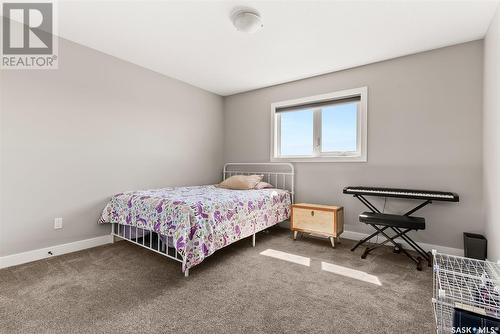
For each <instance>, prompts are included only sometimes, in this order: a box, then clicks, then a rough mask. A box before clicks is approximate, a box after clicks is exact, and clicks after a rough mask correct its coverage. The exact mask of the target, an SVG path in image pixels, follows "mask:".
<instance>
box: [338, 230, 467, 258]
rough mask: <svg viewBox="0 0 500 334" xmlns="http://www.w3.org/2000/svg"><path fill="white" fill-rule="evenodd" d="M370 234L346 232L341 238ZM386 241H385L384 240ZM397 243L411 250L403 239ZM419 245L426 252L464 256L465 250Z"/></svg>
mask: <svg viewBox="0 0 500 334" xmlns="http://www.w3.org/2000/svg"><path fill="white" fill-rule="evenodd" d="M367 236H368V234H366V233H359V232H353V231H344V233H342V235H341V236H340V237H341V238H345V239H349V240H361V239H363V238H366V237H367ZM382 238H383V237H382ZM382 240H385V239H382ZM396 242H397V243H400V244H401V245H402V246H403V247H404V248H407V249H411V247H410V245H408V243H406V242H405V241H404V240H402V239H396ZM417 244H418V245H419V246H420V247H422V248H423V249H424V250H426V251H431V250H433V249H435V250H437V251H438V252H439V253H444V254H449V255H458V256H464V250H463V249H460V248H452V247H445V246H439V245H431V244H426V243H423V242H417Z"/></svg>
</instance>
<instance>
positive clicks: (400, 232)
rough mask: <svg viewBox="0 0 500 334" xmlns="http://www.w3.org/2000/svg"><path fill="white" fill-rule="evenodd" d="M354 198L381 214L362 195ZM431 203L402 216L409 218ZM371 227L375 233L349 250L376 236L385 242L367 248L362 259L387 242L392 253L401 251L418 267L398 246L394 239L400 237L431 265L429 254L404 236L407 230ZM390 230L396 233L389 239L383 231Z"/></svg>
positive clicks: (427, 202) (425, 203) (420, 205)
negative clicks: (392, 245) (381, 236)
mask: <svg viewBox="0 0 500 334" xmlns="http://www.w3.org/2000/svg"><path fill="white" fill-rule="evenodd" d="M353 196H354V197H355V198H357V199H358V200H359V201H360V202H361V203H363V204H364V205H365V206H366V207H367V208H368V209H369V210H370V211H371V212H373V213H382V212H381V211H380V210H379V209H377V207H376V206H375V205H373V204H372V203H370V201H369V200H367V199H366V198H365V197H364V196H363V195H358V194H356V195H353ZM431 203H432V201H431V200H425V201H424V202H422V203H421V204H419V205H417V206H416V207H414V208H413V209H411V210H410V211H408V212H406V213H405V214H404V215H403V216H406V217H409V216H410V215H412V214H413V213H415V212H417V211H418V210H420V209H422V208H423V207H425V206H426V205H428V204H431ZM372 226H373V227H374V228H375V230H376V231H375V232H373V233H372V234H370V235H369V236H367V237H366V238H364V239H362V240H360V241H358V242H357V243H356V244H355V245H354V247H352V248H351V251H352V252H353V251H354V250H356V248H358V247H359V246H361V245H362V244H364V243H366V242H368V241H369V240H370V239H372V238H373V237H375V236H377V235H378V234H382V235H383V236H384V237H385V238H386V240H385V241H384V242H382V243H380V244H379V245H377V246H375V247H372V248H367V249H366V250H365V252H364V253H363V255H362V258H365V257H366V255H367V254H368V253H369V252H370V251H372V250H374V249H375V248H378V247H380V246H382V245H384V244H386V243H388V242H392V243H393V244H394V246H395V248H394V251H395V252H398V253H399V252H400V251H403V252H404V253H405V254H406V255H407V256H408V257H409V258H411V259H412V260H413V261H416V262H417V265H419V263H418V261H417V260H415V259H414V258H413V257H412V256H411V255H410V254H409V253H408V252H406V251H405V250H404V249H403V248H402V247H401V246H400V245H398V244H397V243H396V242H395V241H394V239H396V238H398V237H400V238H401V239H403V240H404V241H405V242H406V243H408V245H410V246H411V247H412V248H413V249H414V250H415V251H416V252H417V253H419V254H420V255H421V256H423V258H424V259H425V260H426V261H427V263H428V265H429V266H430V265H431V257H430V255H429V253H427V252H426V251H425V250H423V249H422V247H420V246H419V245H418V244H417V243H416V242H415V241H413V240H412V239H411V238H410V237H408V236H407V235H406V233H407V232H409V230H402V229H400V228H398V227H394V226H385V227H383V228H379V227H377V226H376V225H375V224H372ZM389 228H390V229H391V230H392V231H394V233H396V235H395V236H393V237H390V236H389V235H387V233H385V230H387V229H389Z"/></svg>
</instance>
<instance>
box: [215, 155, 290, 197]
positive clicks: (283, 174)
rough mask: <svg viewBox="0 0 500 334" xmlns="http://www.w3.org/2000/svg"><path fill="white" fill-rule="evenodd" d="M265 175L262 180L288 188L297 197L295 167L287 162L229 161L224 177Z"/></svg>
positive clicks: (279, 187) (280, 187)
mask: <svg viewBox="0 0 500 334" xmlns="http://www.w3.org/2000/svg"><path fill="white" fill-rule="evenodd" d="M251 174H259V175H264V178H263V179H262V181H265V182H267V183H270V184H272V185H273V186H275V187H276V188H278V189H284V190H288V191H289V192H290V194H291V195H292V203H293V201H294V197H295V168H294V167H293V165H292V164H291V163H285V162H229V163H227V164H225V165H224V170H223V175H222V179H223V180H225V179H227V178H228V177H231V176H233V175H251Z"/></svg>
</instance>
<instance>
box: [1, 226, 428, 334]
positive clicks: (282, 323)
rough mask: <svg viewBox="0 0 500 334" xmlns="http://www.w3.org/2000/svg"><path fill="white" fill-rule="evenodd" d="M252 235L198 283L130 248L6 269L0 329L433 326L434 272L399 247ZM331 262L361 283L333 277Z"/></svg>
mask: <svg viewBox="0 0 500 334" xmlns="http://www.w3.org/2000/svg"><path fill="white" fill-rule="evenodd" d="M250 240H251V239H246V240H242V241H240V242H238V243H236V244H233V245H231V246H229V247H226V248H225V249H223V250H221V251H219V252H216V254H214V255H212V256H211V257H210V258H208V259H206V260H205V261H204V262H203V263H202V264H201V265H199V266H197V267H195V268H193V269H192V270H191V271H190V276H189V278H184V276H183V275H182V274H181V272H180V265H179V264H178V263H177V262H174V261H172V260H168V259H166V258H164V257H162V256H161V255H158V254H155V253H153V252H150V251H148V250H146V249H143V248H140V247H138V246H135V245H132V244H130V243H128V242H118V243H115V244H113V245H107V246H102V247H97V248H93V249H89V250H85V251H81V252H77V253H72V254H67V255H63V256H59V257H55V258H51V259H48V260H42V261H38V262H34V263H30V264H26V265H21V266H17V267H12V268H7V269H3V270H0V332H1V333H37V334H41V333H349V334H353V333H391V334H393V333H432V332H433V331H434V319H433V313H432V305H431V295H432V290H431V289H432V271H431V268H428V267H425V268H424V271H422V272H418V271H416V270H415V266H414V265H413V264H412V263H411V262H410V261H409V260H408V259H407V258H406V257H405V256H404V255H402V254H399V255H397V254H393V253H392V252H391V249H390V248H387V249H382V250H377V251H376V252H375V253H374V254H373V255H370V256H368V258H367V259H366V260H362V259H360V257H359V255H360V253H361V249H359V250H357V251H356V252H355V253H352V252H350V251H349V246H350V245H351V244H352V242H351V241H349V240H345V239H343V240H342V243H341V244H340V245H338V246H337V248H336V249H332V248H331V247H330V244H329V242H328V241H323V240H318V239H312V238H302V239H301V240H298V241H292V240H291V239H290V235H289V232H288V231H286V230H283V229H280V228H275V229H272V230H271V232H270V233H268V234H266V233H259V234H258V235H257V246H256V247H255V248H252V247H251V245H250V243H251V241H250ZM267 249H272V250H277V251H281V252H286V253H289V254H293V255H299V256H302V257H306V258H309V259H310V266H306V265H301V264H296V263H291V262H288V261H285V260H281V259H276V258H272V257H269V256H264V255H260V254H259V253H261V252H262V251H265V250H267ZM300 259H302V260H304V259H303V258H300ZM306 260H307V259H306ZM322 262H326V263H327V264H323V266H324V268H325V269H330V270H332V269H333V271H335V272H337V271H338V270H341V271H342V272H346V273H347V275H351V276H356V277H358V278H361V279H362V280H359V279H354V278H350V277H346V276H343V275H339V274H335V273H332V272H329V271H326V270H322V269H321V268H322ZM329 264H334V265H337V266H330V265H329ZM345 268H350V269H355V270H358V271H361V272H365V273H366V274H363V273H361V272H354V271H349V270H347V271H346V270H345ZM370 275H372V276H370ZM377 279H378V281H379V282H380V284H381V285H378V284H374V283H377ZM365 281H369V282H365Z"/></svg>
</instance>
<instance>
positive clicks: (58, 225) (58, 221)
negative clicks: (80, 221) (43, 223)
mask: <svg viewBox="0 0 500 334" xmlns="http://www.w3.org/2000/svg"><path fill="white" fill-rule="evenodd" d="M61 228H63V219H62V218H54V230H59V229H61Z"/></svg>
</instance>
